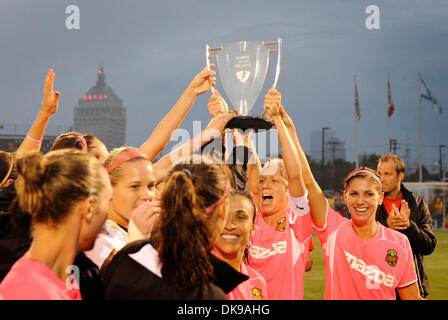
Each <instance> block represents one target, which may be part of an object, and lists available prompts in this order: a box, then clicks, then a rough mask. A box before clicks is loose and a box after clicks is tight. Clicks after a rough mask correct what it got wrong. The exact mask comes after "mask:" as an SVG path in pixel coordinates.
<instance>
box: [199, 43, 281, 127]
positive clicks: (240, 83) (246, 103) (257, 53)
mask: <svg viewBox="0 0 448 320" xmlns="http://www.w3.org/2000/svg"><path fill="white" fill-rule="evenodd" d="M273 45H277V50H274V49H269V47H270V46H273ZM281 46H282V39H280V38H278V39H277V42H264V41H239V42H232V43H229V44H225V45H223V46H221V47H220V48H210V47H209V45H208V44H207V45H206V60H207V67H208V69H210V60H211V59H216V62H217V67H218V73H219V78H220V79H221V82H222V86H223V88H224V91H225V92H226V95H227V97H228V98H229V99H230V102H231V104H232V106H233V107H234V108H235V109H236V110H238V113H239V115H238V116H236V117H234V118H233V119H232V120H230V121H229V122H228V123H227V126H226V127H227V128H231V129H233V128H237V129H242V130H243V131H245V130H247V129H254V130H255V131H256V132H258V131H259V130H268V129H270V128H271V127H272V123H270V122H269V121H267V120H266V119H265V118H263V115H264V113H263V115H261V116H254V115H252V114H251V113H250V111H251V110H252V108H253V107H254V105H255V102H256V101H257V99H258V97H259V95H260V93H261V90H262V88H263V84H264V81H265V79H266V74H267V72H268V67H269V54H270V53H274V52H276V53H277V68H276V71H275V80H274V89H277V84H278V77H279V75H280V67H281ZM211 52H216V55H214V56H211V55H210V53H211ZM213 92H214V89H213V87H212V93H213Z"/></svg>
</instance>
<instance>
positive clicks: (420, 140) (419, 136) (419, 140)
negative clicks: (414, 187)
mask: <svg viewBox="0 0 448 320" xmlns="http://www.w3.org/2000/svg"><path fill="white" fill-rule="evenodd" d="M418 78H419V81H418V93H419V94H418V181H419V182H422V181H423V177H422V143H423V142H422V140H423V139H422V74H421V73H420V72H419V73H418Z"/></svg>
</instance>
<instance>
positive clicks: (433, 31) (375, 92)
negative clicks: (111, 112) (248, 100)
mask: <svg viewBox="0 0 448 320" xmlns="http://www.w3.org/2000/svg"><path fill="white" fill-rule="evenodd" d="M372 4H373V5H376V6H378V8H379V10H380V27H381V29H380V30H369V29H367V28H366V26H365V21H366V19H367V18H368V16H369V14H366V13H365V10H366V7H367V6H368V5H372ZM69 5H77V6H78V7H79V10H80V29H79V30H68V29H67V28H66V26H65V21H66V19H67V17H68V14H66V13H65V10H66V7H67V6H69ZM447 16H448V2H447V1H446V0H426V1H417V0H394V1H390V0H388V1H386V0H376V1H361V0H325V1H324V0H319V1H304V0H290V1H289V0H288V1H281V0H279V1H275V2H274V1H260V0H256V1H254V0H249V1H219V2H218V1H210V0H208V1H203V0H201V1H193V0H192V1H182V0H179V1H169V0H167V1H143V0H142V1H136V0H128V1H123V0H95V1H93V0H86V1H75V0H72V1H65V0H64V1H62V0H53V1H50V0H48V1H44V0H39V1H36V0H1V2H0V84H1V85H0V108H1V116H0V123H2V124H14V123H19V124H21V123H32V121H33V120H34V118H35V116H36V114H37V112H38V110H39V108H40V102H41V99H42V85H43V81H44V79H45V75H46V72H47V70H48V68H49V67H52V68H53V69H54V70H55V73H56V80H55V89H56V90H60V91H61V93H62V95H61V98H60V110H59V111H58V113H57V114H56V115H55V116H54V117H53V118H52V120H51V123H50V124H51V125H66V126H70V125H71V124H72V123H73V113H74V112H73V110H74V107H75V106H76V105H77V101H78V98H80V97H82V96H83V95H84V93H85V92H86V91H87V90H88V89H89V88H90V87H91V86H92V85H94V84H95V82H96V77H97V70H98V68H99V67H100V66H103V67H104V72H105V75H106V83H107V84H108V85H110V86H111V87H112V88H113V89H114V90H115V92H116V93H117V94H118V95H119V96H120V98H122V99H123V101H124V106H125V107H126V108H127V138H126V143H127V144H129V145H134V146H139V145H140V144H141V143H143V142H144V141H145V139H146V138H147V137H148V135H149V134H150V133H151V131H152V130H153V129H154V128H155V126H156V125H157V123H158V122H159V121H160V120H161V119H162V117H163V116H164V115H165V114H166V112H168V110H169V109H170V108H171V107H172V106H173V104H174V103H175V102H176V100H177V99H178V97H179V96H180V95H181V93H182V92H183V90H184V89H185V88H186V87H187V85H188V83H189V82H190V81H191V79H193V77H194V76H195V75H196V74H197V73H198V72H199V71H200V70H201V69H202V68H203V67H204V66H205V44H207V43H208V44H210V45H211V46H212V47H214V46H220V45H222V44H225V43H228V42H233V41H239V40H262V41H272V40H276V39H277V37H281V38H282V39H283V41H284V43H283V65H282V71H281V74H280V81H279V86H278V89H279V91H281V92H282V94H283V103H284V105H285V107H286V108H287V110H288V112H289V113H290V115H291V116H292V118H293V120H294V121H295V124H296V126H297V127H298V131H299V137H300V138H301V140H302V143H303V146H304V149H305V151H306V152H309V151H310V133H311V131H312V130H320V129H321V128H322V127H331V128H332V129H333V131H334V132H335V135H336V136H337V137H338V138H340V139H341V140H343V141H345V142H346V147H347V160H350V161H354V157H355V156H354V154H355V145H354V89H353V75H354V74H356V76H357V80H358V90H359V99H360V106H361V120H360V122H359V131H358V132H359V144H360V148H359V151H360V153H378V154H382V153H386V152H387V81H386V79H387V78H386V77H387V73H390V76H391V83H392V95H393V99H394V103H395V107H396V109H395V113H394V114H393V116H392V118H391V136H392V138H393V139H397V140H398V142H399V146H400V147H401V149H399V150H398V152H397V154H398V155H400V156H403V155H404V148H405V147H406V143H408V145H409V147H410V148H411V156H412V159H415V158H416V157H417V148H418V73H419V72H421V73H422V75H423V79H424V80H425V81H426V83H427V85H428V86H429V88H430V89H431V92H432V94H433V95H434V96H435V97H436V98H437V100H438V101H439V103H440V104H441V105H442V108H443V112H442V114H441V115H440V114H438V113H436V112H435V111H433V110H432V107H431V104H430V103H429V102H428V101H424V102H423V105H422V107H423V108H422V114H423V159H424V164H426V165H430V166H432V165H434V162H435V161H437V160H438V159H439V145H440V144H445V145H447V146H448V129H447V120H448V90H447V88H448V62H447V58H448V19H447ZM272 61H274V62H275V57H274V59H273V60H272ZM274 66H275V65H274ZM273 70H274V68H272V69H270V73H269V74H268V76H267V79H266V85H265V90H267V88H268V87H269V86H271V85H272V82H273ZM218 72H219V70H218ZM218 82H219V79H218ZM218 89H221V90H220V91H221V93H223V91H224V90H222V87H220V85H219V83H218ZM264 94H265V92H263V93H262V94H261V98H260V99H259V100H258V103H257V106H256V107H255V109H254V113H256V110H261V109H260V108H261V104H262V100H263V99H262V97H263V96H264ZM209 96H210V93H206V94H204V95H203V96H201V97H199V98H198V99H197V101H196V103H195V105H194V106H193V108H192V110H191V111H190V113H189V114H188V116H187V118H186V119H185V121H184V123H183V124H182V128H185V129H188V130H191V128H192V122H193V120H200V121H202V122H203V125H204V126H205V124H206V123H208V120H209V116H208V112H207V111H206V110H207V109H206V105H207V101H208V98H209ZM257 108H258V109H257ZM260 113H261V112H260ZM446 150H447V148H445V149H443V154H444V164H445V166H447V165H448V163H447V162H448V159H447V158H448V157H446V154H447V152H446ZM407 165H408V166H412V163H408V164H407Z"/></svg>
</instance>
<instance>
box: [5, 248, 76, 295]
mask: <svg viewBox="0 0 448 320" xmlns="http://www.w3.org/2000/svg"><path fill="white" fill-rule="evenodd" d="M68 275H69V274H67V276H68ZM73 287H75V286H73ZM73 287H72V288H69V287H68V286H67V285H66V283H65V282H64V281H62V280H61V279H59V278H58V277H57V276H56V275H55V274H54V273H53V271H52V270H51V269H50V268H49V267H48V266H46V265H45V264H43V263H42V262H40V261H37V260H34V259H28V258H27V257H26V254H25V255H24V256H23V257H22V258H20V259H19V260H17V262H16V263H15V264H14V265H13V266H12V268H11V270H10V271H9V272H8V274H7V275H6V277H5V278H4V279H3V281H2V283H1V284H0V299H5V300H81V292H80V290H79V289H75V288H73Z"/></svg>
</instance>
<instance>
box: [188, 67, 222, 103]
mask: <svg viewBox="0 0 448 320" xmlns="http://www.w3.org/2000/svg"><path fill="white" fill-rule="evenodd" d="M214 66H215V64H213V63H212V64H210V70H207V67H205V68H204V69H202V71H201V72H199V74H198V75H197V76H196V77H195V78H194V79H193V80H192V81H191V83H190V85H189V86H188V89H189V90H190V91H191V92H192V93H193V94H194V95H196V96H199V95H201V94H203V93H204V92H207V91H208V90H210V88H211V87H212V86H215V85H216V78H215V74H216V72H215V71H213V70H211V69H212V68H213V67H214Z"/></svg>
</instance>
